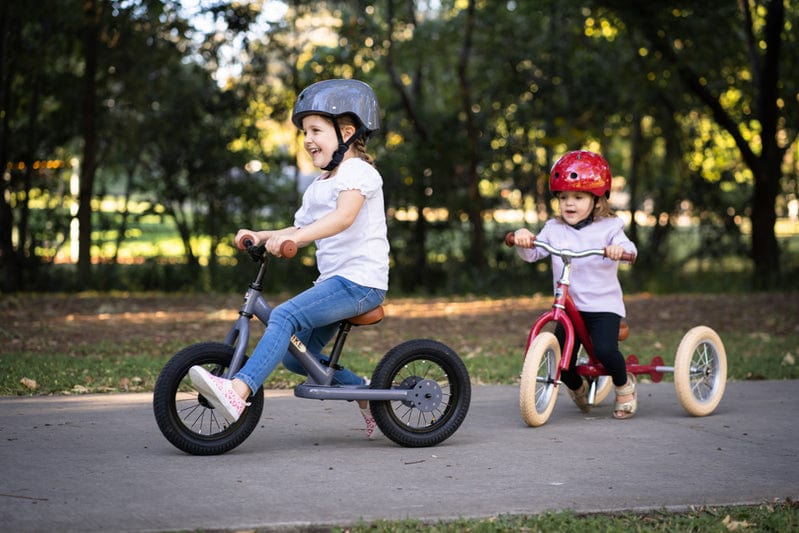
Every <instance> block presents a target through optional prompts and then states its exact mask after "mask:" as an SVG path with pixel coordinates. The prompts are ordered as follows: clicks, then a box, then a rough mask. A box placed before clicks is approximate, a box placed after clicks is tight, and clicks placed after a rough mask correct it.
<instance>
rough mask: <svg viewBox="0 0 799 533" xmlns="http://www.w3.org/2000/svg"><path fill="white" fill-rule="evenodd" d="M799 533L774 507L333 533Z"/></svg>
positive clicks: (794, 513)
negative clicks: (598, 532) (559, 532)
mask: <svg viewBox="0 0 799 533" xmlns="http://www.w3.org/2000/svg"><path fill="white" fill-rule="evenodd" d="M797 529H799V505H797V503H796V502H793V501H791V500H787V501H785V502H779V503H769V504H763V505H749V506H736V507H702V508H695V509H690V510H688V511H684V512H672V511H666V510H661V511H652V512H647V513H618V514H616V513H613V514H602V515H578V514H575V513H573V512H568V511H567V512H559V513H554V512H549V513H543V514H540V515H536V516H496V517H493V518H490V519H487V520H467V519H461V520H455V521H448V522H443V521H442V522H434V523H429V522H428V523H425V522H421V521H418V520H404V521H377V522H373V523H369V524H367V523H359V524H356V525H354V526H352V527H347V528H336V529H334V530H333V531H338V532H349V533H367V532H368V533H382V532H385V533H389V532H391V533H412V532H422V531H424V532H426V533H428V532H430V533H493V532H504V531H519V532H550V531H568V532H583V531H585V532H592V533H593V532H597V531H602V532H606V533H615V532H619V533H621V532H630V531H636V532H648V531H652V532H659V531H660V532H677V531H679V532H702V533H714V532H718V533H728V532H730V531H747V532H767V531H773V532H785V531H797Z"/></svg>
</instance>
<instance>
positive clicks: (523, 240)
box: [513, 228, 535, 248]
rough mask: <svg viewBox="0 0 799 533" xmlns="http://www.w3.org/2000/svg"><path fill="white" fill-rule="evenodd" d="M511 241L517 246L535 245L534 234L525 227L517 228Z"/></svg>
mask: <svg viewBox="0 0 799 533" xmlns="http://www.w3.org/2000/svg"><path fill="white" fill-rule="evenodd" d="M513 243H514V244H515V245H516V246H518V247H519V248H533V247H535V234H534V233H532V232H531V231H530V230H529V229H527V228H521V229H517V230H516V231H514V232H513Z"/></svg>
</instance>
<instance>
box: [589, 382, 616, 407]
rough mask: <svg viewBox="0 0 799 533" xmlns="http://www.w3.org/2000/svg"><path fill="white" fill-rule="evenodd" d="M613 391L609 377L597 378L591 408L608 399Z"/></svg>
mask: <svg viewBox="0 0 799 533" xmlns="http://www.w3.org/2000/svg"><path fill="white" fill-rule="evenodd" d="M612 390H613V378H611V377H610V376H599V377H598V378H596V394H595V395H594V403H593V404H591V405H592V406H597V405H599V404H601V403H602V401H603V400H604V399H605V398H607V397H608V395H609V394H610V391H612Z"/></svg>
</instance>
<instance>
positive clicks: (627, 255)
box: [505, 232, 636, 264]
mask: <svg viewBox="0 0 799 533" xmlns="http://www.w3.org/2000/svg"><path fill="white" fill-rule="evenodd" d="M515 243H516V239H515V236H514V234H513V232H509V233H508V234H507V235H505V246H508V247H511V246H515V245H516V244H515ZM533 246H534V247H535V246H538V247H540V248H543V249H544V250H546V251H547V252H549V253H550V254H552V255H557V256H558V257H568V258H570V259H573V258H575V257H588V256H589V255H601V256H602V257H607V256H606V255H605V250H604V249H603V248H596V249H592V250H582V251H580V252H574V251H572V250H560V249H558V248H555V247H554V246H552V245H550V244H549V243H547V242H544V241H538V240H537V241H535V243H534V244H533ZM635 257H636V255H635V254H634V253H631V252H623V253H622V254H621V259H619V261H627V262H628V263H630V264H633V263H635Z"/></svg>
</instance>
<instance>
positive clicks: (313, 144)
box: [302, 115, 354, 168]
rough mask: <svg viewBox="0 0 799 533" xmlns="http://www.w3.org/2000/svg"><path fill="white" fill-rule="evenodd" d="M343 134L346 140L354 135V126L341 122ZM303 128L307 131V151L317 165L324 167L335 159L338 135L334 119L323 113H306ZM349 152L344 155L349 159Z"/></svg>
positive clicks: (305, 142) (305, 143)
mask: <svg viewBox="0 0 799 533" xmlns="http://www.w3.org/2000/svg"><path fill="white" fill-rule="evenodd" d="M340 127H341V135H342V137H343V138H344V140H345V141H346V140H347V139H349V138H350V136H352V134H353V132H354V128H353V127H352V126H349V125H347V124H341V125H340ZM302 130H303V132H305V141H304V143H303V145H304V146H305V151H307V152H308V155H310V156H311V160H312V161H313V164H314V166H315V167H318V168H324V167H326V166H327V164H328V163H330V160H331V159H333V153H334V152H335V151H336V150H337V149H338V137H336V127H335V126H334V125H333V121H332V120H330V119H329V118H327V117H323V116H321V115H306V116H305V117H303V119H302ZM348 156H349V154H347V155H345V156H344V159H347V157H348Z"/></svg>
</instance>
